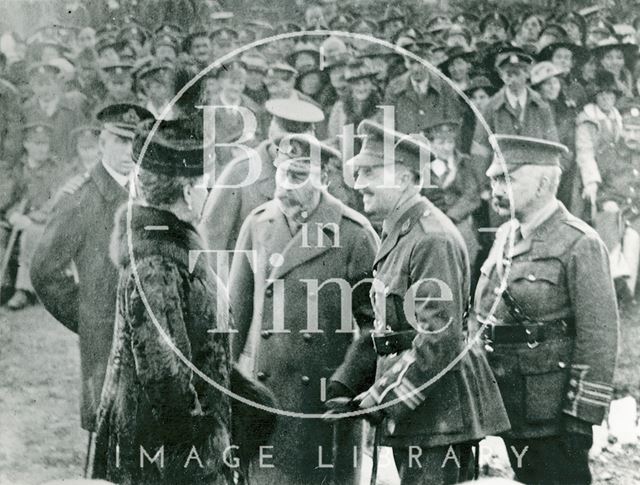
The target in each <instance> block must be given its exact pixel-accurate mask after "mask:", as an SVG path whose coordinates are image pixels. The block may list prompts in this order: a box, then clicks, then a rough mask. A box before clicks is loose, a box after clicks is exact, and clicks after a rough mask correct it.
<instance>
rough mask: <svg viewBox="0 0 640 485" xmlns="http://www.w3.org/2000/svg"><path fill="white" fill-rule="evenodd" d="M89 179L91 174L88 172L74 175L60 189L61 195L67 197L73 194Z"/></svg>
mask: <svg viewBox="0 0 640 485" xmlns="http://www.w3.org/2000/svg"><path fill="white" fill-rule="evenodd" d="M90 178H91V174H90V173H89V172H84V173H82V174H79V175H75V176H73V177H71V178H70V179H69V180H67V182H66V183H65V184H64V185H63V186H62V189H60V191H61V193H63V194H67V195H73V194H75V193H76V192H77V191H78V190H79V189H80V188H81V187H82V186H83V185H84V184H86V183H87V182H88V181H89V179H90Z"/></svg>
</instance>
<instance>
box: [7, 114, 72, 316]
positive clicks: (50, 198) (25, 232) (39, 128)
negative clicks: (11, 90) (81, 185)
mask: <svg viewBox="0 0 640 485" xmlns="http://www.w3.org/2000/svg"><path fill="white" fill-rule="evenodd" d="M24 132H25V134H24V149H25V155H24V157H23V158H22V163H21V167H20V170H19V172H18V176H17V177H15V179H14V183H15V187H14V189H13V190H11V193H13V197H14V200H15V203H14V205H13V207H11V208H9V209H7V212H6V219H7V221H8V222H9V224H11V226H12V227H13V228H14V229H18V230H19V231H21V232H20V241H19V247H18V273H17V275H16V282H15V289H16V291H15V293H14V295H13V296H12V298H11V299H10V300H9V302H8V303H7V306H8V307H9V308H10V309H11V310H20V309H21V308H23V307H25V306H27V305H28V304H29V303H33V302H34V301H35V298H34V296H35V295H34V290H33V285H32V283H31V278H30V277H29V269H30V267H31V261H32V258H33V252H34V250H35V248H36V245H37V244H38V240H39V239H40V238H41V237H42V231H43V230H44V224H45V223H46V222H47V219H48V217H49V214H50V213H51V209H52V207H53V205H54V203H55V199H56V195H55V194H56V192H57V191H58V188H59V185H60V184H61V183H62V181H63V177H62V174H63V173H64V172H63V168H62V167H61V163H60V161H59V160H57V159H55V158H52V157H51V142H52V140H51V137H52V133H53V127H52V126H51V125H50V124H48V123H47V122H43V121H38V120H34V121H32V122H28V123H27V124H26V125H25V126H24Z"/></svg>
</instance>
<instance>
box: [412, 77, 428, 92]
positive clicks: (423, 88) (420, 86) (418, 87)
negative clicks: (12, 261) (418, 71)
mask: <svg viewBox="0 0 640 485" xmlns="http://www.w3.org/2000/svg"><path fill="white" fill-rule="evenodd" d="M409 80H410V81H411V85H412V86H413V89H414V90H415V91H416V92H417V93H420V94H426V92H427V90H428V89H429V78H427V79H425V80H424V81H420V82H417V81H415V80H414V79H413V78H412V77H409Z"/></svg>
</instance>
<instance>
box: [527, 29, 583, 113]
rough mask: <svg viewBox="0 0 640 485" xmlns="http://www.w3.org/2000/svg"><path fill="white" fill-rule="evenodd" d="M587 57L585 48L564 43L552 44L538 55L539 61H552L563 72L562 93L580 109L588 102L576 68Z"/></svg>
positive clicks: (560, 76)
mask: <svg viewBox="0 0 640 485" xmlns="http://www.w3.org/2000/svg"><path fill="white" fill-rule="evenodd" d="M586 57H587V56H586V50H585V49H584V48H582V47H580V46H579V45H577V44H574V43H572V42H564V41H563V42H556V43H553V44H550V45H548V46H547V47H545V48H544V49H542V51H541V52H540V53H539V54H538V60H539V61H550V62H552V63H553V64H554V65H555V66H556V67H557V68H558V69H559V70H560V71H561V72H560V74H558V79H559V80H560V82H561V83H562V93H563V95H564V97H565V98H566V99H567V100H568V101H570V102H572V103H575V104H576V105H577V106H579V107H582V106H583V105H584V103H585V102H586V93H585V90H584V87H583V86H582V84H581V83H580V81H579V80H578V76H577V69H576V67H577V66H579V65H581V64H582V63H583V62H584V60H585V58H586Z"/></svg>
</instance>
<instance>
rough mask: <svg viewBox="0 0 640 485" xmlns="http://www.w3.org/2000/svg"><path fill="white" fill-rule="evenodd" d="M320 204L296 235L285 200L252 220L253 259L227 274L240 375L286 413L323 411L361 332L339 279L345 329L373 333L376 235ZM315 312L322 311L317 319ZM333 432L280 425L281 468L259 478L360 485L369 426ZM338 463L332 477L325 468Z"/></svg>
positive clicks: (292, 422) (313, 422) (343, 426)
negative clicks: (331, 383) (263, 388)
mask: <svg viewBox="0 0 640 485" xmlns="http://www.w3.org/2000/svg"><path fill="white" fill-rule="evenodd" d="M292 140H293V138H292ZM320 197H321V199H320V201H319V204H318V206H317V207H316V208H315V209H314V210H313V212H311V214H309V216H308V217H307V218H306V219H305V221H304V223H303V225H302V226H301V227H300V228H298V229H297V231H294V230H290V225H289V220H288V218H287V216H285V215H284V213H283V212H282V210H281V209H280V207H279V201H277V200H271V201H269V202H267V203H266V204H263V205H261V206H260V207H258V208H257V209H255V210H254V211H253V212H251V213H250V214H249V216H248V217H247V219H246V220H245V221H244V224H243V225H242V230H241V231H240V236H239V239H238V244H237V246H236V250H238V251H240V250H241V251H252V252H253V257H252V258H253V259H251V257H250V256H249V255H248V254H246V253H244V252H242V253H236V254H235V255H234V259H233V264H232V266H231V272H230V275H229V294H230V299H231V308H232V311H233V314H234V319H235V323H236V327H237V328H238V332H239V333H238V338H237V339H236V344H235V345H234V353H235V354H240V352H241V351H242V354H240V364H241V366H242V367H243V368H244V369H245V370H246V371H248V372H251V373H252V374H253V375H254V376H255V377H256V378H257V379H258V380H260V381H262V382H263V383H264V384H265V385H267V386H268V387H269V388H270V389H271V390H272V391H273V393H274V394H275V396H276V400H277V401H278V407H279V408H280V409H282V410H285V411H289V412H297V413H305V414H310V413H315V414H321V413H322V412H323V411H324V404H323V400H324V397H323V391H322V389H323V381H325V383H328V380H329V377H330V376H331V374H332V373H333V372H334V371H335V369H336V368H337V367H338V366H339V365H340V363H341V362H342V360H343V358H344V355H345V353H346V352H347V349H348V348H349V346H350V345H351V343H352V341H353V339H354V337H355V332H354V331H352V330H341V326H342V324H343V323H342V307H343V305H344V301H346V295H341V294H342V293H343V291H344V290H341V289H340V286H339V285H338V284H337V283H336V284H333V283H332V282H331V280H332V279H334V278H335V279H339V280H342V281H344V282H346V283H348V285H349V286H350V287H351V288H352V289H353V296H352V298H351V299H350V301H351V305H350V307H349V311H350V312H351V317H350V318H347V319H346V322H345V323H346V324H347V325H349V328H352V325H353V320H355V321H356V322H357V323H358V325H359V326H360V328H362V329H363V330H365V329H367V328H370V326H371V319H372V311H371V303H370V301H369V299H368V290H369V286H370V281H367V280H366V279H367V278H370V276H371V266H372V263H373V257H374V254H375V251H376V248H377V236H376V234H375V232H374V231H373V228H372V227H371V225H370V224H369V222H368V221H367V220H366V218H365V217H364V216H362V215H361V214H359V213H357V212H355V211H354V210H352V209H350V208H348V207H347V206H345V205H344V204H343V203H342V202H340V201H339V200H338V199H336V198H334V197H333V196H331V195H330V194H328V193H327V192H325V191H323V192H321V195H320ZM309 281H314V282H317V285H318V288H316V289H314V288H313V286H311V285H310V284H308V282H309ZM360 282H362V283H363V284H360V285H358V286H356V285H357V284H358V283H360ZM314 301H315V302H316V303H315V305H314V304H313V302H314ZM314 306H315V308H319V309H320V311H319V313H318V314H317V318H316V319H315V320H314V319H313V317H312V315H313V314H312V311H313V307H314ZM309 322H313V323H309ZM314 324H317V327H315V325H314ZM316 328H317V330H316ZM245 342H246V343H245ZM325 389H326V387H325ZM335 426H336V429H335V430H334V428H333V427H332V425H331V424H329V423H326V422H324V421H321V420H318V419H299V418H297V417H290V416H278V419H277V426H276V430H275V433H274V435H273V438H272V441H271V442H270V443H268V444H269V445H272V446H273V450H272V451H273V453H272V454H273V460H272V462H273V464H274V466H275V468H265V467H256V469H255V470H254V471H253V473H252V477H253V478H254V479H255V481H256V483H265V484H267V483H272V484H303V483H304V484H310V483H317V484H320V483H327V482H331V483H336V484H338V483H339V484H347V483H357V481H358V475H359V466H358V467H354V465H353V463H354V458H353V456H354V454H355V455H356V458H357V460H358V463H361V461H360V458H361V456H360V454H361V452H362V449H363V445H364V443H363V442H362V436H363V435H362V429H361V423H360V422H358V421H356V420H350V421H347V422H340V423H337V424H336V425H335ZM334 439H335V442H334ZM265 444H266V443H265ZM334 447H335V449H334ZM354 447H356V450H355V451H354ZM332 450H333V451H332ZM320 456H321V457H322V458H319V457H320ZM320 459H321V460H322V462H319V460H320ZM332 460H335V463H334V465H333V468H327V467H322V466H320V463H324V464H329V463H331V462H332ZM270 462H271V460H270Z"/></svg>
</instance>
